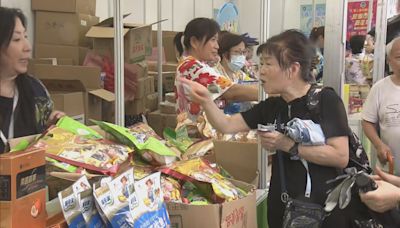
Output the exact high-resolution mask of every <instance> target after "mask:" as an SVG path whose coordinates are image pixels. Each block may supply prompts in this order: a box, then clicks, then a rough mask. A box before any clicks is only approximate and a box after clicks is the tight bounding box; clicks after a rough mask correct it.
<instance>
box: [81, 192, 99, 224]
mask: <svg viewBox="0 0 400 228" xmlns="http://www.w3.org/2000/svg"><path fill="white" fill-rule="evenodd" d="M78 199H79V205H80V208H81V212H82V215H83V219H85V222H86V227H87V228H104V227H105V225H104V223H103V221H102V220H101V217H100V215H99V213H98V211H97V209H96V207H95V205H94V198H93V190H92V189H88V190H85V191H83V192H80V193H79V194H78Z"/></svg>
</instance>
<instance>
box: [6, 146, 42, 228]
mask: <svg viewBox="0 0 400 228" xmlns="http://www.w3.org/2000/svg"><path fill="white" fill-rule="evenodd" d="M45 163H46V162H45V156H44V150H35V151H30V152H26V151H20V152H13V153H5V154H2V155H0V227H45V225H46V218H47V213H46V206H45V203H46V189H45V187H46V181H45V178H46V169H45Z"/></svg>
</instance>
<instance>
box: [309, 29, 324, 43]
mask: <svg viewBox="0 0 400 228" xmlns="http://www.w3.org/2000/svg"><path fill="white" fill-rule="evenodd" d="M319 36H322V38H325V26H320V27H314V28H312V29H311V32H310V40H311V41H312V42H315V41H317V39H318V37H319Z"/></svg>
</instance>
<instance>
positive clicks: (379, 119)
mask: <svg viewBox="0 0 400 228" xmlns="http://www.w3.org/2000/svg"><path fill="white" fill-rule="evenodd" d="M386 55H387V57H386V58H387V59H388V62H389V66H390V67H391V68H392V70H393V74H392V75H390V76H388V77H385V78H383V79H381V80H379V81H378V82H376V83H375V84H374V85H373V86H372V88H371V91H370V92H369V94H368V97H367V99H366V101H365V103H364V105H363V110H362V128H363V130H364V133H365V135H366V136H367V137H368V139H369V140H370V141H371V142H372V144H373V145H374V147H375V149H376V155H377V156H378V159H379V161H380V162H381V163H382V164H386V162H387V160H388V156H393V157H394V168H395V174H396V175H400V144H399V135H400V115H399V113H400V37H397V38H394V39H393V40H392V41H391V42H390V43H389V44H388V45H387V46H386Z"/></svg>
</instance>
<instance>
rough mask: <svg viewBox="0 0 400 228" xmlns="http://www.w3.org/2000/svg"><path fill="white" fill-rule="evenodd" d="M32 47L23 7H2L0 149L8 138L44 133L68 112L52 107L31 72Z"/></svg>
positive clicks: (0, 8)
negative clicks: (28, 71)
mask: <svg viewBox="0 0 400 228" xmlns="http://www.w3.org/2000/svg"><path fill="white" fill-rule="evenodd" d="M31 51H32V49H31V45H30V44H29V41H28V38H27V33H26V19H25V16H24V14H23V13H22V11H21V10H19V9H14V8H6V7H0V138H1V140H0V153H2V152H5V150H6V147H7V144H8V139H12V138H16V137H22V136H27V135H33V134H38V133H42V132H43V131H44V130H45V129H46V127H47V126H48V125H49V124H52V123H55V121H56V120H57V119H58V118H60V117H61V116H63V115H64V113H62V112H59V111H52V108H53V103H52V101H51V100H50V97H49V94H48V92H47V90H46V88H45V87H44V86H43V84H42V83H41V82H40V81H39V80H37V79H35V78H34V77H32V76H30V75H28V74H27V69H28V61H29V58H30V56H31Z"/></svg>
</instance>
